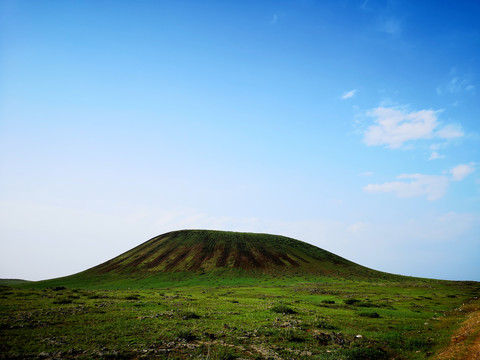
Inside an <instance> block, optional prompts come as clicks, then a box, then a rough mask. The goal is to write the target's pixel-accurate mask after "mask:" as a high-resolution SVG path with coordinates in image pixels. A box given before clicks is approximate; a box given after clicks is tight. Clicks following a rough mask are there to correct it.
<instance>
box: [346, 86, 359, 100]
mask: <svg viewBox="0 0 480 360" xmlns="http://www.w3.org/2000/svg"><path fill="white" fill-rule="evenodd" d="M356 92H357V89H353V90H350V91H347V92H345V93H344V94H343V95H342V99H344V100H345V99H350V98H351V97H354V96H355V94H356Z"/></svg>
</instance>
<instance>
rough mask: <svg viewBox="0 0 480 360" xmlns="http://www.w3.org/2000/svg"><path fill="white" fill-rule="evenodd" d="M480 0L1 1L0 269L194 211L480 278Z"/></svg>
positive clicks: (95, 247)
mask: <svg viewBox="0 0 480 360" xmlns="http://www.w3.org/2000/svg"><path fill="white" fill-rule="evenodd" d="M479 24H480V4H479V3H478V2H474V1H459V2H446V1H445V2H444V1H441V2H440V1H422V2H417V1H373V0H367V1H363V2H362V1H347V0H345V1H313V0H311V1H310V0H305V1H262V2H254V1H230V2H226V1H202V2H200V1H146V0H145V1H102V2H98V1H82V2H71V1H69V2H66V1H44V2H39V1H8V0H7V1H5V0H2V1H1V2H0V34H1V35H0V172H1V174H2V175H1V177H0V235H1V243H0V277H1V278H26V279H31V280H39V279H45V278H51V277H57V276H63V275H68V274H71V273H75V272H78V271H81V270H84V269H86V268H88V267H91V266H94V265H96V264H98V263H100V262H103V261H105V260H107V259H109V258H112V257H114V256H116V255H118V254H119V253H121V252H123V251H126V250H128V249H130V248H132V247H133V246H136V245H138V244H139V243H141V242H143V241H145V240H147V239H149V238H151V237H153V236H156V235H158V234H161V233H164V232H167V231H171V230H176V229H183V228H208V229H223V230H235V231H250V232H267V233H273V234H281V235H287V236H291V237H294V238H296V239H300V240H303V241H306V242H309V243H312V244H315V245H317V246H320V247H322V248H324V249H326V250H329V251H332V252H334V253H336V254H338V255H340V256H343V257H346V258H348V259H350V260H352V261H355V262H358V263H360V264H362V265H365V266H369V267H371V268H374V269H378V270H382V271H387V272H392V273H397V274H405V275H413V276H424V277H432V278H443V279H455V280H462V279H468V280H480V265H478V264H479V263H480V170H479V168H480V154H479V151H480V26H479Z"/></svg>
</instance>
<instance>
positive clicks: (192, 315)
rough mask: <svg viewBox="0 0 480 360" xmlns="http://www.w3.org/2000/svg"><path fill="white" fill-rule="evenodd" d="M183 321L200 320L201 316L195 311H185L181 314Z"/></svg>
mask: <svg viewBox="0 0 480 360" xmlns="http://www.w3.org/2000/svg"><path fill="white" fill-rule="evenodd" d="M181 316H182V319H183V320H189V319H200V315H198V314H197V313H195V312H193V311H184V312H182V313H181Z"/></svg>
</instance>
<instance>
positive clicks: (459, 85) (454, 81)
mask: <svg viewBox="0 0 480 360" xmlns="http://www.w3.org/2000/svg"><path fill="white" fill-rule="evenodd" d="M450 74H451V76H452V77H451V78H450V80H449V81H448V82H447V83H444V84H441V85H439V86H437V94H438V95H444V94H459V93H474V92H475V90H476V87H475V85H474V84H473V83H472V76H471V75H458V74H457V71H456V70H455V69H453V70H452V71H451V72H450Z"/></svg>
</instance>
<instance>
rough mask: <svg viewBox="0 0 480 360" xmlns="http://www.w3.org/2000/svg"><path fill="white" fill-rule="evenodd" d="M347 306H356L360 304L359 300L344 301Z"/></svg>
mask: <svg viewBox="0 0 480 360" xmlns="http://www.w3.org/2000/svg"><path fill="white" fill-rule="evenodd" d="M343 302H344V303H345V304H347V305H355V304H357V303H359V302H360V300H358V299H346V300H344V301H343Z"/></svg>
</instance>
